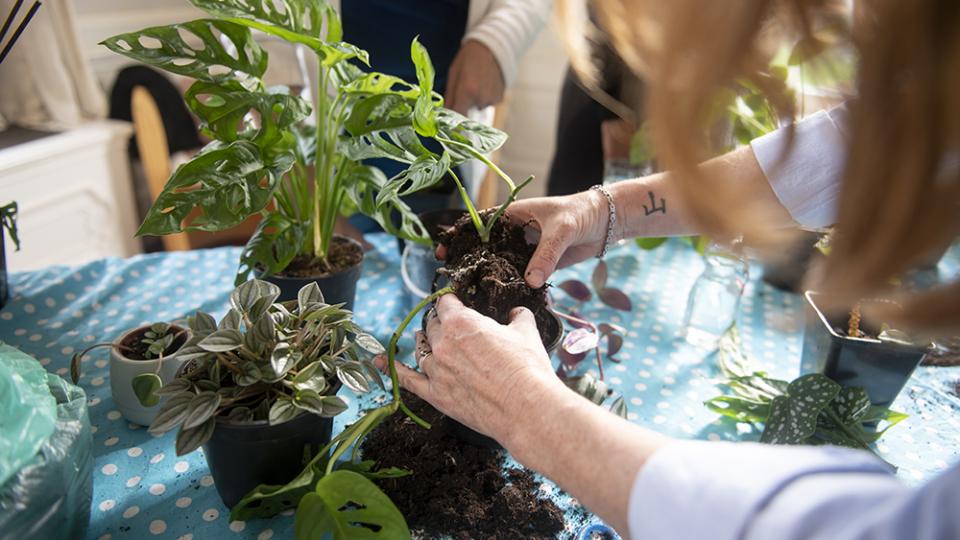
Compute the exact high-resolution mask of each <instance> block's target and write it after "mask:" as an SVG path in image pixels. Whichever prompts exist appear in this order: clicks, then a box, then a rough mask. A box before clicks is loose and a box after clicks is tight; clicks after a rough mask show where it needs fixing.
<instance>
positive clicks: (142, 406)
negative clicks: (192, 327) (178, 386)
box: [70, 322, 190, 426]
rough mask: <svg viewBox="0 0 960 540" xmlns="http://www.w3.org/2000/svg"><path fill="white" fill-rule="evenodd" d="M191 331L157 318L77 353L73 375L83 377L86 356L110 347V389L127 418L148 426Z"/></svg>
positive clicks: (74, 379) (72, 366)
mask: <svg viewBox="0 0 960 540" xmlns="http://www.w3.org/2000/svg"><path fill="white" fill-rule="evenodd" d="M189 339H190V331H189V330H188V329H186V328H182V327H180V326H177V325H175V324H170V323H165V322H155V323H152V324H148V325H144V326H140V327H137V328H134V329H133V330H130V331H128V332H124V333H123V334H121V335H120V337H119V338H117V339H116V340H115V341H113V342H112V343H97V344H94V345H91V346H89V347H87V348H86V349H84V350H83V351H81V352H79V353H77V354H74V355H73V358H72V359H71V362H70V376H71V378H72V379H73V382H74V384H76V383H77V382H78V381H79V380H80V376H81V365H82V362H83V359H84V357H86V355H87V354H89V353H90V352H91V351H93V350H94V349H99V348H105V347H109V348H110V393H111V395H112V396H113V401H114V403H115V404H116V406H117V410H119V411H120V413H121V414H123V416H124V418H126V419H127V420H129V421H130V422H133V423H134V424H140V425H141V426H149V425H150V423H151V422H153V420H154V418H156V417H157V413H158V412H159V411H160V407H159V405H160V394H159V393H158V390H160V387H162V386H163V385H164V384H166V383H169V382H170V381H172V380H173V379H174V377H175V376H176V374H177V371H178V370H179V369H180V366H181V364H182V363H183V362H184V360H183V359H181V358H180V357H179V356H178V353H179V352H180V350H181V349H182V348H183V347H184V345H186V343H187V341H188V340H189Z"/></svg>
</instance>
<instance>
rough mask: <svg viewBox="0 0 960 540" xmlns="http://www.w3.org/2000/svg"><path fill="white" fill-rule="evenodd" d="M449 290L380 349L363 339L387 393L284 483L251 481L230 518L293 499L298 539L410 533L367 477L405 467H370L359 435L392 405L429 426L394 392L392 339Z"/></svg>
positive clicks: (261, 513)
mask: <svg viewBox="0 0 960 540" xmlns="http://www.w3.org/2000/svg"><path fill="white" fill-rule="evenodd" d="M451 292H453V290H452V289H451V288H449V287H445V288H443V289H440V290H438V291H437V292H435V293H433V294H431V295H430V296H428V297H427V298H424V299H423V301H421V302H420V303H419V304H417V306H416V307H414V308H413V310H411V311H410V313H408V314H407V316H406V317H405V318H404V319H403V321H402V322H401V323H400V325H399V326H398V327H397V329H396V330H395V331H394V332H393V335H392V336H391V338H390V342H389V343H388V345H387V348H386V349H384V348H383V347H378V345H379V343H377V342H376V341H375V340H372V341H369V342H368V343H367V346H368V347H369V349H368V350H369V351H370V352H372V353H375V354H386V357H387V358H386V359H387V369H388V371H389V374H390V380H391V382H392V389H391V392H392V398H393V399H392V400H391V401H390V403H388V404H386V405H383V406H381V407H378V408H375V409H372V410H369V411H367V412H366V413H365V414H364V415H363V416H362V417H361V418H360V419H359V420H357V421H356V422H354V423H353V424H351V425H350V426H349V427H347V428H346V429H345V430H343V431H342V432H341V433H340V434H338V435H337V436H336V437H334V438H333V439H332V440H331V441H330V443H329V444H327V446H326V447H324V448H322V449H321V450H320V452H318V453H317V454H316V456H314V458H313V459H312V460H311V461H310V462H309V463H308V464H307V465H306V467H305V468H304V470H303V471H302V472H301V473H300V474H299V475H298V476H297V477H296V478H294V479H293V480H291V481H290V482H288V483H287V484H285V485H283V486H275V485H260V486H257V488H256V489H254V490H253V491H251V492H250V493H248V494H247V495H246V496H245V497H244V498H243V499H242V500H241V501H240V502H239V503H237V505H236V506H234V507H233V509H232V510H231V513H230V516H231V519H233V520H243V521H245V520H248V519H253V518H260V517H269V516H272V515H275V514H277V513H279V512H282V511H284V510H286V509H288V508H292V507H293V506H296V505H298V504H299V508H298V509H297V517H296V521H295V529H296V536H297V539H298V540H307V539H315V538H322V537H323V536H322V535H323V534H327V533H329V534H332V535H333V538H334V540H349V539H353V538H409V537H410V531H409V529H408V528H407V526H406V521H405V520H404V519H403V516H402V515H401V514H400V513H399V511H398V510H397V509H396V507H395V506H394V505H393V503H392V502H390V500H389V498H388V497H387V496H386V495H384V494H383V492H382V491H381V490H380V488H378V487H377V486H376V484H374V483H373V482H372V479H377V478H396V477H400V476H405V475H408V474H410V472H409V471H405V470H402V469H396V468H388V469H379V470H373V463H372V462H370V461H359V451H360V446H361V444H362V443H363V439H364V438H365V437H366V436H367V435H368V434H369V433H370V432H371V431H372V430H373V429H374V428H376V427H377V426H378V425H380V423H381V422H383V421H384V420H386V419H387V418H389V417H390V416H391V415H392V414H394V413H396V412H397V411H401V410H402V411H403V412H404V413H405V414H406V415H407V416H408V417H410V418H411V419H412V420H413V421H414V422H416V423H417V424H419V425H420V426H422V427H424V428H429V427H430V424H428V423H427V422H425V421H424V420H423V419H421V418H419V417H418V416H417V415H416V414H414V413H413V411H411V410H410V409H409V408H408V407H407V406H406V405H405V404H404V403H403V400H402V399H401V397H400V381H399V378H398V376H397V369H396V353H397V342H398V341H399V340H400V336H401V335H403V331H404V330H405V329H406V328H407V326H409V324H410V322H411V321H412V320H413V318H414V316H416V314H417V313H419V312H420V311H421V310H423V309H424V308H425V307H427V306H428V305H430V304H431V303H433V302H434V301H436V300H437V299H438V298H440V297H441V296H443V295H444V294H448V293H451ZM348 452H350V454H349V458H348V459H347V460H346V461H344V462H342V463H340V462H339V461H338V460H340V459H341V458H344V457H345V456H346V455H347V453H348ZM361 510H362V512H361ZM374 531H375V532H374Z"/></svg>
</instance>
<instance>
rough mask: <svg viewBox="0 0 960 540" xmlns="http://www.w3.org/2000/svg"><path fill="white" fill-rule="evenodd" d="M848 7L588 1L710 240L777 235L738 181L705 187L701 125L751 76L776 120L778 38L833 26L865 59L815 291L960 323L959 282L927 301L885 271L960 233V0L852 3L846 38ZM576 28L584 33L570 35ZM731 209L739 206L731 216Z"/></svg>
mask: <svg viewBox="0 0 960 540" xmlns="http://www.w3.org/2000/svg"><path fill="white" fill-rule="evenodd" d="M582 5H583V1H582V0H581V1H580V2H576V1H574V0H567V1H565V2H562V3H561V5H560V10H559V13H560V20H561V28H562V29H563V32H564V34H565V36H566V38H567V41H568V42H571V43H572V46H571V47H570V52H571V55H572V58H573V59H572V61H571V63H572V65H573V66H574V68H576V69H578V71H580V72H581V73H582V77H583V79H584V81H585V82H586V83H587V84H590V82H591V81H592V80H594V72H593V71H592V68H591V67H590V64H589V61H588V60H587V58H586V57H585V56H584V52H585V51H586V50H587V48H586V47H585V46H584V45H583V44H582V43H583V37H582V36H587V37H589V36H592V35H596V34H597V33H598V32H596V31H595V30H591V28H592V24H591V23H590V22H589V21H588V20H587V18H586V17H585V16H584V14H585V13H586V11H585V9H584V8H583V7H582ZM846 7H847V3H846V2H838V1H834V0H724V1H703V0H669V1H664V0H594V1H593V2H592V3H591V8H592V9H593V12H594V14H595V16H596V20H597V25H598V27H599V29H600V30H602V33H603V34H604V35H605V36H607V38H608V39H609V40H610V42H611V44H612V45H613V47H614V48H615V49H616V51H617V52H618V54H619V55H620V56H621V58H622V59H623V60H624V62H625V63H626V64H627V65H628V66H630V68H631V69H632V70H633V71H635V72H636V73H637V74H638V75H640V76H642V77H643V78H644V80H645V83H646V93H645V107H644V109H645V111H646V117H647V118H646V119H647V122H648V125H649V126H650V129H651V132H652V135H653V142H654V147H655V149H656V153H657V159H658V160H659V161H660V163H662V164H663V165H664V166H665V168H666V169H668V170H670V171H671V175H672V180H671V181H672V182H675V184H676V187H677V190H678V192H679V193H680V194H681V195H682V196H683V197H684V199H685V202H686V203H687V204H688V205H689V208H690V214H691V215H693V216H695V219H696V220H697V221H698V225H699V226H700V227H702V229H703V230H704V231H705V232H706V233H707V234H709V235H711V236H714V237H717V238H731V237H734V236H736V235H739V234H744V233H749V236H750V238H751V240H755V241H756V242H758V244H759V245H760V246H761V247H763V246H766V247H771V246H775V245H777V244H779V243H781V242H783V241H784V240H785V238H784V236H783V234H782V232H783V231H782V230H777V229H776V228H774V227H768V226H765V223H769V222H768V221H767V219H768V218H769V217H770V216H772V210H771V209H769V208H765V207H763V206H761V205H760V204H759V203H757V202H756V201H755V198H754V197H751V195H750V194H749V193H742V192H740V191H739V190H738V189H737V187H736V183H734V182H723V181H716V179H709V180H708V179H705V178H703V174H702V171H701V169H700V168H699V167H698V164H699V163H701V162H702V161H703V160H704V159H705V158H707V157H709V148H710V144H709V141H708V140H707V138H708V136H709V135H708V131H709V130H708V129H707V127H708V126H707V122H708V121H709V114H710V109H711V105H712V103H713V100H714V98H715V96H716V93H717V91H718V90H719V89H721V88H724V87H729V86H732V84H733V83H734V81H735V80H738V79H746V80H749V81H750V82H752V83H753V84H754V85H756V86H757V87H759V88H760V89H761V90H762V91H764V93H765V94H766V96H767V97H768V99H769V100H770V101H771V104H772V105H773V106H774V108H775V109H776V110H777V111H778V113H779V115H780V116H781V117H782V118H783V119H787V120H789V119H792V118H794V104H793V100H792V99H791V98H790V96H789V94H788V93H786V92H784V91H783V88H782V87H781V86H778V85H777V81H776V80H775V78H773V77H770V76H769V75H768V74H767V73H766V70H767V66H768V65H769V59H770V57H771V55H772V54H773V52H774V50H775V47H776V46H777V44H778V43H780V42H782V40H783V38H789V39H792V40H795V41H801V40H802V41H803V42H804V43H806V44H807V46H809V47H811V48H815V47H817V46H818V41H817V37H816V36H817V30H818V29H822V28H827V27H829V28H831V29H832V32H833V35H834V36H837V37H838V38H839V39H840V41H842V42H846V43H849V44H851V45H853V46H854V47H855V50H856V51H857V53H858V55H859V74H858V81H857V85H856V95H855V97H854V98H853V99H852V100H851V101H850V102H849V104H848V108H849V110H850V114H849V118H850V125H849V135H850V136H849V144H848V148H847V165H846V170H845V173H844V178H843V185H842V192H841V198H840V203H839V216H838V220H837V224H836V230H835V234H834V238H833V241H832V251H831V255H830V257H828V258H826V260H825V261H824V263H823V264H822V266H821V267H820V268H818V270H817V272H815V273H814V276H816V277H815V281H814V283H813V284H812V285H811V286H813V287H816V288H817V289H818V290H820V291H821V292H823V293H825V295H824V296H825V297H827V298H829V299H830V300H831V301H832V303H833V304H834V306H845V307H846V308H849V307H850V306H851V305H853V304H855V303H856V301H857V300H858V299H860V298H864V297H867V296H871V295H878V294H884V295H887V296H900V298H897V300H898V302H899V303H900V304H901V305H902V306H903V311H902V312H901V313H899V314H893V313H891V314H887V316H889V317H892V318H899V322H900V323H905V324H907V325H908V326H911V325H912V328H915V329H917V328H920V329H923V330H925V331H936V330H955V329H957V328H960V282H956V281H955V282H952V283H950V284H947V285H944V286H941V287H939V288H938V289H936V290H934V291H931V292H928V293H925V294H923V295H922V296H909V297H908V296H905V295H903V294H902V293H898V292H895V291H891V290H889V289H888V287H889V285H888V284H889V283H890V280H891V278H892V277H895V276H898V275H902V274H903V273H904V272H906V271H908V270H910V269H912V268H914V267H916V266H917V265H919V264H922V263H923V262H925V261H927V260H928V259H929V258H930V256H931V254H932V253H933V252H934V251H936V250H937V249H940V250H942V249H943V248H944V247H945V246H947V245H949V244H950V242H951V241H952V240H953V239H955V238H956V236H957V234H958V232H960V2H956V1H955V0H918V1H916V2H903V1H900V0H871V1H868V2H863V1H859V2H858V5H857V6H856V7H857V10H856V12H857V21H856V24H855V25H854V26H853V29H854V30H853V31H851V30H850V26H849V25H845V24H843V21H845V20H848V18H847V15H848V14H847V13H846ZM578 28H579V29H580V30H579V31H578V30H577V29H578ZM730 208H738V209H744V210H738V211H736V212H731V211H729V209H730Z"/></svg>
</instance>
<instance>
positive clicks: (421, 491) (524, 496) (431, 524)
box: [363, 391, 564, 540]
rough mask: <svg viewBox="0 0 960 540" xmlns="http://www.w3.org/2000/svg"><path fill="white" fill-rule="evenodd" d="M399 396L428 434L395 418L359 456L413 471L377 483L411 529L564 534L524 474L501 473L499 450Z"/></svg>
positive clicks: (498, 535) (559, 516)
mask: <svg viewBox="0 0 960 540" xmlns="http://www.w3.org/2000/svg"><path fill="white" fill-rule="evenodd" d="M402 397H403V401H404V402H405V403H406V404H407V405H408V406H409V407H410V408H411V409H412V410H413V411H414V412H415V413H416V414H417V415H419V416H420V417H421V418H423V419H424V420H426V421H427V422H430V423H431V424H432V427H431V429H423V428H421V427H420V426H418V425H416V424H415V423H413V421H411V420H410V419H409V418H407V416H406V415H403V414H395V415H393V416H391V417H390V418H389V419H387V420H386V421H385V422H384V423H383V424H381V425H380V426H379V427H377V429H375V430H374V431H373V432H372V433H371V434H370V435H369V436H368V437H367V439H366V440H365V441H364V443H363V459H369V460H374V461H375V462H376V468H380V467H401V468H404V469H407V470H410V471H413V474H412V475H410V476H405V477H402V478H392V479H383V480H378V481H377V483H378V484H379V485H380V487H381V488H382V489H383V491H384V492H385V493H386V494H387V495H388V496H389V497H390V499H391V500H392V501H393V502H394V504H396V505H397V508H399V509H400V511H401V512H403V515H404V516H405V517H406V519H407V525H409V526H410V528H411V529H412V530H414V531H422V532H424V533H426V534H427V536H429V537H434V536H445V535H449V536H452V537H454V538H457V539H484V540H486V539H516V538H524V539H547V538H550V539H553V538H557V537H558V535H560V534H561V533H563V531H564V515H563V512H562V511H561V510H560V508H559V507H558V506H557V505H556V504H555V503H554V502H553V501H551V500H550V499H545V498H540V497H538V496H537V493H538V491H539V490H538V488H539V485H538V483H537V481H536V480H535V479H534V476H533V474H532V473H531V472H530V471H529V470H527V469H511V470H509V471H507V472H506V475H504V471H503V461H504V459H505V455H504V454H503V453H502V452H498V451H495V450H490V449H487V448H481V447H477V446H471V445H470V444H467V443H465V442H463V441H461V440H460V439H459V438H457V437H455V436H454V434H453V432H452V430H453V429H454V422H453V421H452V420H450V419H449V418H447V417H446V416H444V415H443V414H441V413H440V412H438V411H437V410H436V409H434V408H433V407H431V406H430V405H429V404H428V403H426V402H425V401H423V400H421V399H419V398H418V397H416V396H415V395H413V394H411V393H409V392H406V391H404V392H403V394H402Z"/></svg>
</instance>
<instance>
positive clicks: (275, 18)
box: [191, 0, 369, 67]
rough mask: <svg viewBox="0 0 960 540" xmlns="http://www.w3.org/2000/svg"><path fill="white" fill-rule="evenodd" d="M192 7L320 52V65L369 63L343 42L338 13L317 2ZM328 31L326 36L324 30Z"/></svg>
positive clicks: (216, 2)
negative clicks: (352, 59)
mask: <svg viewBox="0 0 960 540" xmlns="http://www.w3.org/2000/svg"><path fill="white" fill-rule="evenodd" d="M191 2H192V3H193V5H195V6H197V7H198V8H200V9H202V10H204V11H206V12H207V13H210V14H212V15H215V16H217V17H221V18H224V19H227V20H228V21H230V22H233V23H236V24H239V25H243V26H248V27H250V28H253V29H255V30H259V31H261V32H263V33H266V34H270V35H273V36H277V37H279V38H282V39H283V40H285V41H289V42H291V43H300V44H302V45H306V46H307V47H309V48H311V49H312V50H313V51H314V52H316V53H317V56H319V58H320V62H321V64H323V65H324V66H327V67H332V66H334V65H336V64H338V63H340V62H342V61H344V60H349V59H351V58H357V59H358V60H360V61H361V62H363V63H364V64H369V58H368V55H367V53H366V51H364V50H362V49H359V48H358V47H356V46H354V45H351V44H349V43H344V42H342V41H340V40H341V39H342V38H343V31H342V27H341V25H340V19H339V16H338V15H337V13H336V11H334V10H333V8H332V7H331V6H330V5H329V4H328V3H327V2H321V1H318V0H282V1H281V2H274V1H260V0H191ZM324 29H326V34H325V35H324V32H323V30H324Z"/></svg>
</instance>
